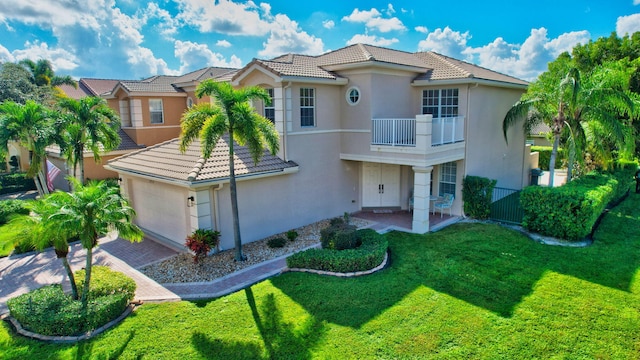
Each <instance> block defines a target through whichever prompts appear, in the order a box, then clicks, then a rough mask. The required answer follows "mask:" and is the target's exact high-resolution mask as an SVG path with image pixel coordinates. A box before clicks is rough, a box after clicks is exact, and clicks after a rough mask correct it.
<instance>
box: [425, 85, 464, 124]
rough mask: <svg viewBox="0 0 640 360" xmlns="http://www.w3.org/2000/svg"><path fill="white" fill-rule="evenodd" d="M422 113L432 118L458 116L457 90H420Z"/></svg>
mask: <svg viewBox="0 0 640 360" xmlns="http://www.w3.org/2000/svg"><path fill="white" fill-rule="evenodd" d="M422 113H423V114H431V115H433V117H434V118H440V117H455V116H458V89H429V90H422Z"/></svg>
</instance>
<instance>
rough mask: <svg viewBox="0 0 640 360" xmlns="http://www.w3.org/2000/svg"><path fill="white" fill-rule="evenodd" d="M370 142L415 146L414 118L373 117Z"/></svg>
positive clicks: (374, 143)
mask: <svg viewBox="0 0 640 360" xmlns="http://www.w3.org/2000/svg"><path fill="white" fill-rule="evenodd" d="M371 144H372V145H387V146H416V119H373V120H372V124H371Z"/></svg>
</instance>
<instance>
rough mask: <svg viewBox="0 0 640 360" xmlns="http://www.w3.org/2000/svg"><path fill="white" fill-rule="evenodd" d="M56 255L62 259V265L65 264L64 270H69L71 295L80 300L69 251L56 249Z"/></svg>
mask: <svg viewBox="0 0 640 360" xmlns="http://www.w3.org/2000/svg"><path fill="white" fill-rule="evenodd" d="M55 252H56V256H57V257H58V258H59V259H60V260H61V261H62V266H64V270H65V271H66V272H67V276H68V277H69V282H70V283H71V295H72V296H73V300H78V287H77V286H76V278H75V276H74V275H73V271H72V270H71V265H69V259H68V258H67V254H68V253H69V251H68V250H67V251H66V252H64V251H58V250H55Z"/></svg>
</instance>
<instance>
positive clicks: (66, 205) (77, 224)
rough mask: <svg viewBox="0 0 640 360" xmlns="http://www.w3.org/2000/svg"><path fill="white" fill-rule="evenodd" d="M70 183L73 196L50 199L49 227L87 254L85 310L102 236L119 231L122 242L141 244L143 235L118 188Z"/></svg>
mask: <svg viewBox="0 0 640 360" xmlns="http://www.w3.org/2000/svg"><path fill="white" fill-rule="evenodd" d="M68 179H69V181H71V183H72V185H73V189H74V191H73V192H71V193H67V192H62V191H56V192H54V193H53V194H51V195H49V196H48V197H47V201H49V202H51V203H52V204H53V206H54V207H55V211H54V212H53V213H52V214H50V215H49V217H48V220H49V221H50V222H48V224H55V225H51V226H52V228H53V229H54V230H56V231H58V232H63V233H64V234H65V235H66V236H67V238H71V237H77V238H78V239H79V240H80V243H81V244H82V247H83V248H85V249H86V250H87V258H86V261H85V279H84V287H83V289H82V292H81V296H80V300H81V301H82V303H83V305H84V306H85V307H86V305H87V295H88V293H89V283H90V281H91V265H92V263H93V248H95V247H96V246H97V245H98V240H99V238H100V236H103V235H106V234H108V233H110V232H112V231H117V233H118V236H119V237H121V238H124V239H127V240H130V241H141V240H142V237H143V235H144V234H143V232H142V230H140V228H139V227H138V226H136V225H135V224H133V222H132V221H133V217H134V216H135V210H133V208H132V207H131V206H129V203H128V201H127V200H126V199H125V198H123V197H122V196H121V195H120V192H119V189H118V188H117V187H113V186H109V185H107V183H105V182H104V181H90V182H89V183H88V184H87V185H82V183H81V182H80V181H78V180H77V179H74V178H72V177H69V178H68Z"/></svg>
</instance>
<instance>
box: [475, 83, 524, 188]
mask: <svg viewBox="0 0 640 360" xmlns="http://www.w3.org/2000/svg"><path fill="white" fill-rule="evenodd" d="M469 92H470V94H471V96H470V98H469V100H470V101H469V113H468V114H467V117H466V119H467V122H466V124H467V128H466V134H468V136H467V141H466V144H467V148H466V154H465V158H466V161H465V164H466V165H465V171H464V174H468V175H475V176H484V177H487V178H490V179H496V180H498V184H497V186H499V187H506V188H513V189H520V188H521V187H522V184H523V175H522V174H523V173H524V172H525V171H523V166H525V164H524V162H523V159H524V152H525V137H524V133H523V131H522V124H521V123H517V124H515V125H514V126H512V127H511V129H510V130H509V132H508V134H507V138H508V140H509V142H508V144H507V143H506V142H505V140H504V137H503V133H502V120H503V119H504V116H505V114H506V113H507V111H508V110H509V109H510V108H511V106H512V105H513V104H515V103H516V102H517V101H518V100H519V99H520V95H521V94H522V93H523V90H516V89H506V88H496V87H488V86H482V85H481V86H477V87H471V88H470V89H469Z"/></svg>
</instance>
